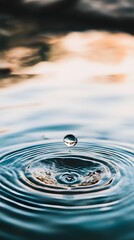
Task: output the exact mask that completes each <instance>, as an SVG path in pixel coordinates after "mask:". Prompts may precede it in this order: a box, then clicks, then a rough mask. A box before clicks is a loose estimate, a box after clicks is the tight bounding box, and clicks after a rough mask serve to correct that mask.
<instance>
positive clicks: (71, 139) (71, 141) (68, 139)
mask: <svg viewBox="0 0 134 240" xmlns="http://www.w3.org/2000/svg"><path fill="white" fill-rule="evenodd" d="M63 141H64V143H65V144H66V145H67V146H68V147H73V146H75V145H76V144H77V142H78V140H77V138H76V137H75V136H74V135H72V134H68V135H66V136H65V137H64V139H63Z"/></svg>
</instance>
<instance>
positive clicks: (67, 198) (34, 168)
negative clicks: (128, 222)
mask: <svg viewBox="0 0 134 240" xmlns="http://www.w3.org/2000/svg"><path fill="white" fill-rule="evenodd" d="M0 160H1V163H0V164H1V177H2V181H1V183H2V197H3V199H4V200H6V201H7V202H8V203H10V202H12V203H14V204H15V205H21V204H22V205H23V206H25V207H26V208H30V207H31V206H33V207H36V208H38V209H39V208H42V207H43V208H44V206H47V207H48V206H50V207H56V206H57V207H60V208H62V207H64V208H74V209H76V208H88V209H99V208H100V207H101V208H106V207H108V206H111V205H112V206H115V207H116V206H117V205H120V204H126V202H127V201H128V200H130V199H132V196H133V192H134V186H133V184H134V174H133V173H134V159H133V150H132V148H128V147H124V146H117V144H113V143H106V142H102V141H100V142H99V141H96V142H94V143H93V142H90V141H85V142H81V143H79V144H78V145H77V146H76V147H75V148H73V150H72V151H71V152H70V151H69V150H68V148H67V147H66V146H63V144H62V143H60V142H51V143H44V144H38V145H33V146H30V147H26V148H23V149H20V150H16V151H14V152H11V153H8V154H6V155H4V156H2V157H1V159H0ZM126 191H127V194H126ZM130 205H131V200H130Z"/></svg>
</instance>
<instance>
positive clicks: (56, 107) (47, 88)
mask: <svg viewBox="0 0 134 240" xmlns="http://www.w3.org/2000/svg"><path fill="white" fill-rule="evenodd" d="M66 134H74V135H75V136H76V137H77V138H78V142H81V141H89V142H92V141H93V142H95V141H98V140H100V141H102V140H104V141H106V143H107V142H108V143H110V144H111V146H112V144H113V143H114V145H113V146H116V144H117V145H118V146H119V145H120V144H125V145H127V146H129V147H130V149H131V151H132V149H133V145H132V144H134V0H0V153H1V154H3V153H6V152H10V151H12V150H15V151H16V150H17V149H21V148H22V147H23V146H32V144H34V143H36V142H39V143H45V142H49V143H51V142H53V140H55V141H59V142H61V143H62V142H63V137H64V136H65V135H66ZM60 146H61V145H60ZM114 149H116V147H115V148H114ZM57 151H59V153H60V147H59V149H58V150H57ZM115 151H117V150H115ZM122 152H123V153H125V154H126V156H128V155H129V154H132V152H131V153H130V151H127V150H126V149H125V148H122ZM127 154H128V155H127ZM117 156H118V152H117ZM117 159H118V157H117ZM124 159H126V157H124ZM5 169H6V168H5ZM14 169H15V168H14ZM16 169H17V168H16ZM11 170H12V169H11ZM22 171H23V169H21V172H22ZM132 171H133V169H132V167H131V166H130V172H129V173H130V174H129V175H130V176H131V175H132V174H133V173H132ZM6 174H7V173H6ZM6 174H5V172H4V174H3V175H4V177H5V176H6V177H5V179H6V180H5V179H4V183H6V184H7V181H8V179H9V180H10V178H11V180H10V181H9V182H8V184H7V185H8V187H7V188H5V185H4V189H6V190H5V192H4V198H3V199H4V200H3V201H4V208H3V209H4V210H3V212H4V215H2V216H3V218H2V238H1V239H2V240H8V239H13V240H16V239H17V240H23V239H28V240H30V239H32V240H33V239H37V237H39V236H41V237H42V239H44V237H45V239H46V240H51V239H63V238H64V239H70V240H72V239H74V238H77V239H80V240H81V239H82V238H83V237H84V239H85V240H89V236H91V239H90V240H98V239H103V240H107V239H110V237H111V240H113V239H115V240H117V239H118V240H133V237H134V232H133V224H132V222H133V216H132V215H131V214H128V212H127V210H126V208H124V207H122V209H124V212H121V209H119V210H118V209H117V210H118V211H117V212H116V210H115V209H114V210H113V213H112V207H111V208H110V207H109V208H106V209H103V208H102V209H103V210H102V209H100V213H99V214H98V215H97V214H96V216H97V217H96V218H95V215H93V219H94V223H92V222H91V219H89V218H90V214H88V213H89V212H87V213H86V211H87V210H86V209H84V210H83V211H82V210H81V209H80V212H79V211H78V213H76V212H75V214H74V215H76V218H73V214H72V212H71V211H70V212H67V211H65V212H64V210H63V209H62V210H61V209H60V210H59V209H58V210H56V211H57V212H55V210H53V208H52V209H49V210H48V209H47V208H43V211H45V214H46V215H45V214H44V213H43V214H42V212H41V211H40V213H39V211H37V209H38V208H39V207H40V205H38V206H37V208H36V209H35V208H34V207H33V208H32V207H31V206H32V203H31V202H32V201H33V200H32V196H31V199H30V200H29V199H28V201H27V194H29V193H27V192H26V189H25V188H24V189H23V191H24V196H23V195H21V197H22V198H23V197H24V199H25V202H24V203H23V204H24V205H20V202H21V200H20V199H18V198H17V200H16V199H15V200H11V201H9V199H10V198H11V199H12V198H13V199H14V196H20V195H19V194H20V192H19V191H22V185H23V184H21V187H20V186H19V184H18V185H17V184H16V178H15V177H14V176H16V175H15V173H14V172H11V173H8V174H9V176H8V174H7V175H6ZM19 176H20V175H19ZM12 180H13V181H14V182H15V184H14V186H15V185H16V189H15V190H14V191H13V192H12V193H11V195H10V190H11V189H12V186H13V183H12ZM126 182H127V181H126ZM9 183H11V184H12V185H11V186H10V184H9ZM122 186H123V185H122ZM23 187H25V186H23ZM130 188H131V190H132V185H130ZM18 189H19V190H18ZM20 189H21V190H20ZM30 190H31V189H30ZM11 191H12V190H11ZM25 192H26V195H25ZM29 192H30V193H31V191H29ZM126 192H127V189H125V195H126ZM7 193H8V194H9V195H8V197H7V198H6V197H5V196H6V194H7ZM32 193H33V192H32ZM17 194H18V195H17ZM39 194H40V193H39ZM21 197H20V198H21ZM63 197H64V196H63ZM33 199H34V198H33ZM39 199H40V198H36V200H37V202H36V204H37V203H38V200H39ZM131 200H132V198H131ZM30 201H31V202H30ZM43 201H44V199H43ZM45 201H46V200H45ZM47 201H48V200H47ZM52 201H53V202H54V200H52ZM56 201H58V200H56ZM68 201H70V200H68ZM48 202H49V201H48ZM27 204H28V205H27ZM29 204H31V205H30V208H29V209H28V210H27V206H29ZM58 204H59V205H60V203H58ZM62 204H63V206H64V201H63V203H62ZM59 205H58V206H59ZM126 205H127V204H126ZM128 205H129V204H128ZM14 206H15V207H14ZM16 206H17V207H16ZM22 206H23V207H24V209H21V207H22ZM115 206H116V205H115ZM131 206H132V204H131ZM21 210H22V212H21ZM39 210H40V208H39ZM26 211H27V212H26ZM32 211H33V212H32ZM47 211H48V212H47ZM84 211H85V212H84ZM103 211H104V212H105V213H106V214H105V216H104V215H103V214H104V213H103ZM107 211H108V212H107ZM125 211H126V212H125ZM46 212H47V213H46ZM130 212H131V209H129V213H130ZM68 213H69V214H70V215H69V214H68ZM73 213H74V212H73ZM101 213H102V214H101ZM112 214H113V215H112ZM68 215H69V217H70V218H68ZM57 216H58V217H57ZM124 216H125V217H126V216H127V217H128V218H125V217H124ZM71 217H72V218H71ZM74 219H75V221H74ZM115 219H116V220H115ZM107 220H108V221H107ZM106 223H107V227H106V226H105V224H106ZM27 224H28V225H27ZM30 224H31V225H30ZM33 226H35V228H34V227H33ZM44 226H46V227H44ZM7 229H8V231H7ZM33 229H34V230H33ZM61 229H62V230H61ZM74 229H75V230H74ZM60 237H61V238H60Z"/></svg>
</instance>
